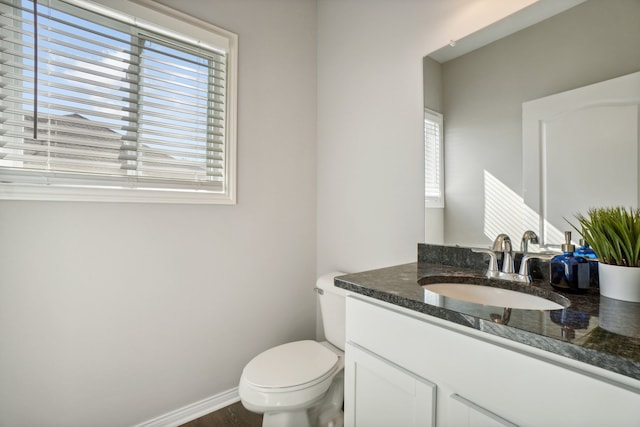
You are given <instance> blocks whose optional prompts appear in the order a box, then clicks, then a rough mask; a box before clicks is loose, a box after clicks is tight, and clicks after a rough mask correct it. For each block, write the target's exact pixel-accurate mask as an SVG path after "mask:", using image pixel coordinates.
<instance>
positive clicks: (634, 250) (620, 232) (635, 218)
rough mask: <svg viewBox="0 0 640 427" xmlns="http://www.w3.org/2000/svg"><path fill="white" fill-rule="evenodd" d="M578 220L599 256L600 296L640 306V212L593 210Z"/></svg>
mask: <svg viewBox="0 0 640 427" xmlns="http://www.w3.org/2000/svg"><path fill="white" fill-rule="evenodd" d="M576 218H577V219H578V221H579V224H580V229H578V228H577V227H575V226H574V228H575V229H576V230H577V231H578V232H580V233H581V234H582V237H583V238H584V240H585V241H586V242H587V243H588V244H589V245H590V246H591V248H592V249H593V250H594V251H595V252H596V254H597V255H598V260H599V265H598V272H599V281H600V294H601V295H603V296H605V297H609V298H614V299H618V300H624V301H632V302H640V209H632V208H629V209H626V208H623V207H611V208H594V209H590V210H589V211H588V213H587V216H584V215H582V214H578V215H576Z"/></svg>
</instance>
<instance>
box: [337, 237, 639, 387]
mask: <svg viewBox="0 0 640 427" xmlns="http://www.w3.org/2000/svg"><path fill="white" fill-rule="evenodd" d="M432 249H433V248H432ZM432 252H433V251H432ZM453 258H455V257H453ZM447 259H448V261H451V259H452V257H451V256H448V257H447ZM419 261H420V262H418V263H410V264H403V265H398V266H393V267H388V268H382V269H377V270H371V271H366V272H362V273H355V274H348V275H345V276H339V277H337V278H336V281H335V282H336V285H337V286H338V287H340V288H344V289H346V290H349V291H351V292H354V293H358V294H362V295H366V296H369V297H372V298H375V299H378V300H381V301H385V302H388V303H391V304H394V305H398V306H401V307H404V308H408V309H410V310H414V311H417V312H420V313H424V314H427V315H430V316H434V317H438V318H440V319H444V320H448V321H451V322H455V323H457V324H459V325H463V326H467V327H470V328H474V329H477V330H480V331H482V332H485V333H488V334H492V335H495V336H499V337H503V338H506V339H509V340H512V341H515V342H518V343H521V344H526V345H529V346H531V347H534V348H537V349H541V350H545V351H549V352H552V353H555V354H557V355H560V356H564V357H567V358H570V359H573V360H577V361H580V362H584V363H587V364H590V365H594V366H597V367H600V368H603V369H606V370H609V371H612V372H616V373H618V374H622V375H625V376H627V377H631V378H634V379H637V380H640V303H629V302H624V301H618V300H614V299H610V298H606V297H601V296H600V295H599V292H598V289H590V290H589V291H588V292H587V293H585V294H570V293H563V292H558V291H555V290H554V289H553V288H552V287H551V285H550V284H549V283H548V281H545V280H543V279H541V280H534V282H533V283H532V284H529V285H524V284H519V283H513V282H506V281H498V280H491V281H489V279H487V278H486V277H485V276H484V270H483V269H482V266H480V268H478V266H474V265H468V264H466V262H458V261H456V260H454V262H453V264H458V265H454V266H451V265H444V264H438V263H434V262H433V261H434V259H429V257H426V258H425V257H424V256H419ZM449 263H451V262H449ZM459 264H463V265H464V267H460V266H459ZM441 282H446V283H474V284H489V283H490V284H491V285H492V286H494V285H497V286H499V287H504V288H507V289H516V290H520V291H525V292H526V293H532V294H535V295H539V296H546V297H551V299H554V298H555V299H556V302H560V303H561V304H562V305H565V306H566V303H567V302H568V303H569V306H568V307H566V308H564V309H558V310H549V311H540V310H523V309H509V310H508V311H507V310H506V309H505V308H503V307H493V306H487V305H481V304H474V303H470V302H464V301H460V300H453V299H451V298H436V300H437V301H434V299H433V298H429V294H430V293H429V292H428V291H425V289H423V288H422V286H421V284H428V283H441ZM565 298H566V300H565Z"/></svg>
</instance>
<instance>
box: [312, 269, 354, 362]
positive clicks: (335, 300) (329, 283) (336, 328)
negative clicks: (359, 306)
mask: <svg viewBox="0 0 640 427" xmlns="http://www.w3.org/2000/svg"><path fill="white" fill-rule="evenodd" d="M344 274H345V273H340V272H334V273H329V274H325V275H323V276H320V277H319V278H318V281H317V282H316V288H317V292H318V298H319V301H320V313H321V314H322V326H323V327H324V335H325V337H326V339H327V341H329V342H330V343H331V344H333V345H334V346H336V347H338V348H339V349H341V350H343V351H344V345H345V342H346V338H345V322H344V314H345V313H344V312H345V302H346V301H345V297H346V295H347V292H346V291H345V290H344V289H342V288H337V287H336V286H335V285H334V282H333V279H334V278H335V277H337V276H342V275H344Z"/></svg>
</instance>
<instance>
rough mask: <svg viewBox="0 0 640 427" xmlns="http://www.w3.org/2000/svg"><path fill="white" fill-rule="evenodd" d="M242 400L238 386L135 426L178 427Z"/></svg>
mask: <svg viewBox="0 0 640 427" xmlns="http://www.w3.org/2000/svg"><path fill="white" fill-rule="evenodd" d="M239 400H240V396H239V395H238V387H234V388H232V389H231V390H227V391H224V392H222V393H219V394H216V395H214V396H211V397H207V398H206V399H202V400H200V401H198V402H195V403H191V404H190V405H187V406H183V407H182V408H178V409H176V410H175V411H171V412H168V413H166V414H164V415H160V416H159V417H157V418H154V419H152V420H149V421H145V422H143V423H141V424H138V425H136V426H134V427H177V426H180V425H182V424H184V423H188V422H189V421H193V420H195V419H196V418H200V417H202V416H203V415H207V414H208V413H211V412H214V411H217V410H218V409H221V408H224V407H225V406H229V405H231V404H233V403H236V402H237V401H239Z"/></svg>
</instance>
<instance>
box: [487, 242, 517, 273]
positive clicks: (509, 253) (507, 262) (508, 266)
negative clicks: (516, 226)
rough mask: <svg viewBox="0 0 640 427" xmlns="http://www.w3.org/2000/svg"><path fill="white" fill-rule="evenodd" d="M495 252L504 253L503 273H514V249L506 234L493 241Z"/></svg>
mask: <svg viewBox="0 0 640 427" xmlns="http://www.w3.org/2000/svg"><path fill="white" fill-rule="evenodd" d="M492 249H493V251H494V252H499V251H502V272H503V273H514V272H515V267H514V265H513V248H512V247H511V239H510V238H509V236H507V235H506V234H498V236H497V237H496V239H495V240H494V241H493V248H492Z"/></svg>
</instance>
